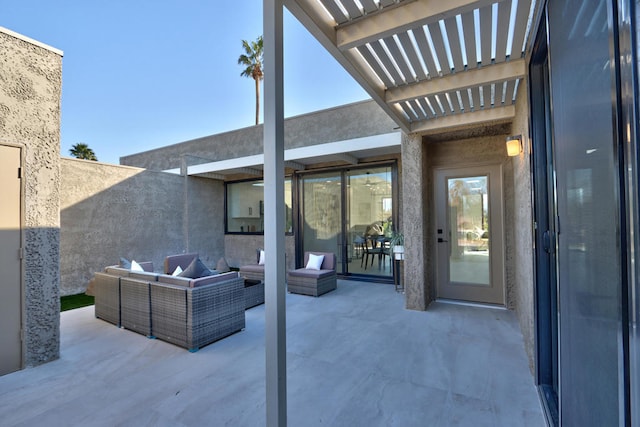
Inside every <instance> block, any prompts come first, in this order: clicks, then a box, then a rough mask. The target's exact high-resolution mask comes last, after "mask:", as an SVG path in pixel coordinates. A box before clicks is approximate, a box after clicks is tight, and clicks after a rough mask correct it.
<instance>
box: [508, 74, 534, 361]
mask: <svg viewBox="0 0 640 427" xmlns="http://www.w3.org/2000/svg"><path fill="white" fill-rule="evenodd" d="M520 87H521V88H522V89H524V88H526V87H527V85H526V84H525V83H524V82H523V84H521V85H520ZM511 131H512V134H514V135H522V137H523V152H522V154H520V155H519V156H518V157H513V158H512V159H511V163H512V165H513V176H514V183H515V188H514V194H515V196H514V199H513V208H512V210H513V222H514V224H517V225H518V226H517V227H515V229H514V233H515V236H514V241H515V242H514V246H513V249H514V250H513V264H514V269H513V280H514V282H515V284H516V286H515V294H514V303H515V306H516V313H517V316H518V320H519V321H520V329H521V330H522V336H523V339H524V344H525V350H526V351H527V355H528V356H529V363H530V367H531V369H532V371H533V366H534V357H535V326H534V320H535V314H534V301H535V298H534V282H533V213H532V207H531V194H532V193H531V191H532V187H531V167H530V165H531V163H530V162H531V156H530V151H531V141H530V139H529V101H528V94H527V91H526V90H520V91H518V98H517V99H516V118H515V120H514V121H513V125H512V129H511Z"/></svg>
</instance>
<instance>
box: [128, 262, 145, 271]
mask: <svg viewBox="0 0 640 427" xmlns="http://www.w3.org/2000/svg"><path fill="white" fill-rule="evenodd" d="M131 271H144V268H142V266H141V265H140V264H138V263H137V262H136V261H135V260H131Z"/></svg>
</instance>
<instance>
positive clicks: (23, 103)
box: [0, 29, 62, 367]
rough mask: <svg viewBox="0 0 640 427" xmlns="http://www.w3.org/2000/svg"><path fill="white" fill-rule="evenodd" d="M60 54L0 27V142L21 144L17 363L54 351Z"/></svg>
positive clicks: (57, 320) (57, 352)
mask: <svg viewBox="0 0 640 427" xmlns="http://www.w3.org/2000/svg"><path fill="white" fill-rule="evenodd" d="M61 88H62V52H60V51H57V50H56V49H52V48H48V47H46V46H44V45H42V44H40V43H38V42H35V41H32V40H29V39H26V38H24V37H22V36H19V35H17V34H14V33H12V32H10V31H6V30H4V29H0V143H9V144H16V145H19V146H21V147H22V148H23V150H22V151H23V165H24V169H23V175H22V176H23V188H24V205H23V212H24V214H23V215H24V216H23V224H24V226H23V227H24V233H23V243H24V258H23V271H24V275H23V289H24V316H23V318H24V325H23V326H24V328H23V329H24V332H23V334H24V335H23V337H24V365H25V367H30V366H36V365H39V364H41V363H45V362H48V361H51V360H54V359H57V358H58V357H59V355H60V315H59V313H60V299H59V283H60V263H59V239H60V214H59V212H60V211H59V203H60V199H59V197H60V186H59V180H60V169H59V162H60V97H61Z"/></svg>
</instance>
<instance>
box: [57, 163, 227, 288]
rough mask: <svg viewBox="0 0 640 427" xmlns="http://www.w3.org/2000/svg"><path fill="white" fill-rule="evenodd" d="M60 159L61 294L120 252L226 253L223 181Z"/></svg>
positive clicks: (207, 256) (134, 255)
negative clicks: (186, 177)
mask: <svg viewBox="0 0 640 427" xmlns="http://www.w3.org/2000/svg"><path fill="white" fill-rule="evenodd" d="M186 181H187V182H186V183H185V178H184V177H181V176H178V175H173V174H168V173H164V172H154V171H147V170H145V169H139V168H131V167H123V166H118V165H107V164H102V163H96V162H88V161H78V160H75V159H62V162H61V189H60V195H61V196H60V207H61V210H60V226H61V229H60V275H61V283H60V294H61V295H71V294H77V293H82V292H84V291H85V290H86V287H87V284H88V282H89V280H90V279H91V277H92V276H93V273H94V272H96V271H101V270H102V269H104V267H105V266H108V265H114V264H117V263H118V261H119V259H120V257H125V258H127V259H129V260H131V259H134V260H136V261H152V262H153V264H154V269H155V270H157V271H160V270H161V269H162V264H163V261H164V257H165V256H166V255H170V254H177V253H184V252H198V253H199V254H200V257H201V259H202V260H203V261H204V262H205V264H207V265H208V266H215V264H216V262H217V261H218V259H219V258H220V257H222V256H224V212H223V209H224V208H223V206H224V203H223V200H224V185H223V184H222V182H220V181H215V180H211V179H205V178H197V177H189V178H188V179H187V180H186Z"/></svg>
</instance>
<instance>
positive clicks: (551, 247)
mask: <svg viewBox="0 0 640 427" xmlns="http://www.w3.org/2000/svg"><path fill="white" fill-rule="evenodd" d="M555 246H556V242H555V233H552V232H551V231H549V230H547V231H545V232H544V234H543V235H542V248H543V249H544V251H545V252H546V253H548V254H553V253H554V252H555V249H556V247H555Z"/></svg>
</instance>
